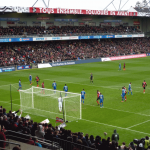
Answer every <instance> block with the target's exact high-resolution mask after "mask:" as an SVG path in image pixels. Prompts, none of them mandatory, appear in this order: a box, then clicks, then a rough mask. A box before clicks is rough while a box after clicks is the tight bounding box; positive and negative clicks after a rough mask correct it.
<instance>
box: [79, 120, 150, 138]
mask: <svg viewBox="0 0 150 150" xmlns="http://www.w3.org/2000/svg"><path fill="white" fill-rule="evenodd" d="M81 120H84V121H87V122H92V123H95V124H101V125H105V126H110V127H113V128H118V129H122V130H129V131H132V132H137V133H142V134H145V135H149V133H145V132H141V131H137V130H131V129H129V128H122V127H118V126H114V125H109V124H105V123H100V122H96V121H90V120H86V119H81Z"/></svg>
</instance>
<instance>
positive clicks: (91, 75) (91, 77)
mask: <svg viewBox="0 0 150 150" xmlns="http://www.w3.org/2000/svg"><path fill="white" fill-rule="evenodd" d="M91 82H92V83H93V74H92V73H91V74H90V83H91Z"/></svg>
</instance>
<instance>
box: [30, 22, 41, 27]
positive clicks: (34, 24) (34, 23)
mask: <svg viewBox="0 0 150 150" xmlns="http://www.w3.org/2000/svg"><path fill="white" fill-rule="evenodd" d="M32 25H33V26H41V22H40V21H33V22H32Z"/></svg>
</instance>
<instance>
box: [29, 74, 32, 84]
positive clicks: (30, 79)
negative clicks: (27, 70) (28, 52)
mask: <svg viewBox="0 0 150 150" xmlns="http://www.w3.org/2000/svg"><path fill="white" fill-rule="evenodd" d="M29 82H30V85H31V84H32V76H31V74H29Z"/></svg>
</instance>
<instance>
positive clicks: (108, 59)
mask: <svg viewBox="0 0 150 150" xmlns="http://www.w3.org/2000/svg"><path fill="white" fill-rule="evenodd" d="M101 60H102V61H111V59H110V58H109V57H106V58H101Z"/></svg>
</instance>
